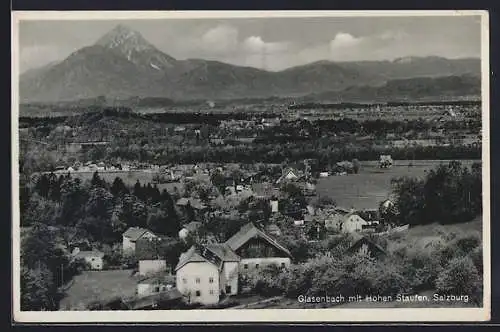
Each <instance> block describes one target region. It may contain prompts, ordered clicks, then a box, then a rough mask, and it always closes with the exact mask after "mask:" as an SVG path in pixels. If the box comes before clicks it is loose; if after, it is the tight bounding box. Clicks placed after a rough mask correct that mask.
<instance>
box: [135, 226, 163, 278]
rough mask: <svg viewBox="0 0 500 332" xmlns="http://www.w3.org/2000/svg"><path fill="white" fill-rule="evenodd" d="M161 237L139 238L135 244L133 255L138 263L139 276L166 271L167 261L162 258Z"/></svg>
mask: <svg viewBox="0 0 500 332" xmlns="http://www.w3.org/2000/svg"><path fill="white" fill-rule="evenodd" d="M162 241H164V240H163V239H162V238H161V237H158V236H157V237H154V238H141V239H139V240H138V241H137V243H136V251H135V255H136V257H137V260H138V262H139V275H141V276H145V275H151V274H155V273H164V272H165V271H167V261H166V260H165V258H164V257H163V255H164V253H163V252H162Z"/></svg>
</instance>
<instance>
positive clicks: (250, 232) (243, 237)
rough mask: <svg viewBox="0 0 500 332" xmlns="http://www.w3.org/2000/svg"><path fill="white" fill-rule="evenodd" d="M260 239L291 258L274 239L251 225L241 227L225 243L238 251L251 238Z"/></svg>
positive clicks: (288, 252) (286, 250) (285, 249)
mask: <svg viewBox="0 0 500 332" xmlns="http://www.w3.org/2000/svg"><path fill="white" fill-rule="evenodd" d="M254 237H260V238H262V239H264V240H266V241H267V242H268V243H269V244H271V245H272V246H274V247H275V248H277V249H279V250H281V251H283V252H284V253H286V254H287V255H288V256H289V257H292V254H291V253H290V251H288V249H287V248H285V247H284V246H282V245H281V244H279V243H278V241H276V240H275V239H274V238H272V237H271V236H269V235H268V234H267V233H265V232H264V231H262V230H261V229H259V228H257V227H256V226H255V225H254V224H253V223H251V222H250V223H248V224H246V225H245V226H243V227H241V229H240V230H239V231H238V232H237V233H236V234H234V235H233V236H232V237H231V238H230V239H229V240H227V241H226V244H227V245H228V246H229V247H230V248H231V249H232V250H234V251H236V250H238V249H239V248H240V247H241V246H242V245H244V244H245V243H247V242H248V240H250V239H251V238H254Z"/></svg>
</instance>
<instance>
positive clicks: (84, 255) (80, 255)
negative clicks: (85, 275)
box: [71, 247, 104, 270]
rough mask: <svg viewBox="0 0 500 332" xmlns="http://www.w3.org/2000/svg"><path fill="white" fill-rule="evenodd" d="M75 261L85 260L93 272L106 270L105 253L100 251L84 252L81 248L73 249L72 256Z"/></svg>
mask: <svg viewBox="0 0 500 332" xmlns="http://www.w3.org/2000/svg"><path fill="white" fill-rule="evenodd" d="M71 256H72V258H73V259H75V260H76V259H83V260H85V262H86V263H87V264H89V266H90V269H91V270H102V269H103V268H104V262H103V257H104V253H103V252H100V251H98V250H91V251H83V250H80V248H78V247H77V248H75V249H73V252H72V254H71Z"/></svg>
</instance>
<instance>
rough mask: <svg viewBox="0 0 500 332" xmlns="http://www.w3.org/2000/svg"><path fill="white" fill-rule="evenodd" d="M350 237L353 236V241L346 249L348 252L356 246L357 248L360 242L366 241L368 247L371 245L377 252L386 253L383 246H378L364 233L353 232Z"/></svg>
mask: <svg viewBox="0 0 500 332" xmlns="http://www.w3.org/2000/svg"><path fill="white" fill-rule="evenodd" d="M352 237H353V242H354V243H353V244H352V245H351V246H350V247H349V249H347V251H348V252H352V251H354V250H355V249H356V248H358V247H359V246H360V245H361V244H362V243H366V244H368V245H369V246H370V247H372V248H373V249H375V250H376V251H377V252H378V253H381V254H385V253H386V252H385V250H384V248H382V247H381V246H379V245H378V244H376V243H375V242H373V241H372V240H370V239H369V238H367V237H366V236H364V235H361V234H356V233H354V234H353V235H352Z"/></svg>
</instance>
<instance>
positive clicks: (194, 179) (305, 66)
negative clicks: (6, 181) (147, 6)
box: [11, 11, 491, 322]
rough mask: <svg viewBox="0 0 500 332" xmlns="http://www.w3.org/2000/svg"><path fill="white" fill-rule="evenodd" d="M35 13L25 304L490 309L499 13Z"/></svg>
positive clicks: (18, 35)
mask: <svg viewBox="0 0 500 332" xmlns="http://www.w3.org/2000/svg"><path fill="white" fill-rule="evenodd" d="M12 17H13V23H12V24H13V25H12V29H13V47H12V68H13V75H12V91H13V95H12V100H13V103H12V105H13V109H12V135H13V136H12V141H13V143H12V150H13V157H12V161H11V163H12V169H13V174H12V186H13V197H14V200H13V201H14V202H13V206H12V208H13V223H12V224H13V228H12V240H13V267H12V268H13V280H12V282H13V293H14V299H13V301H14V310H15V314H14V319H15V320H16V321H20V322H80V321H81V322H149V321H155V322H238V321H246V322H264V321H265V322H294V321H300V322H304V321H305V322H310V321H328V322H332V321H357V322H359V321H418V320H425V321H485V320H488V319H489V317H490V282H491V281H490V254H489V252H490V249H489V248H490V242H489V241H490V235H489V229H490V211H489V209H490V202H489V199H490V194H489V186H490V183H489V174H490V173H489V172H490V170H489V124H488V121H489V75H488V71H489V69H488V68H489V56H488V47H489V44H488V43H489V41H488V16H487V12H483V11H453V12H451V11H426V12H423V11H418V12H417V11H414V12H412V11H395V12H377V11H364V12H361V11H360V12H340V11H339V12H335V11H328V12H321V11H310V12H294V11H291V12H285V11H282V12H280V11H275V12H273V11H269V12H243V11H241V12H238V11H227V12H168V11H165V12H77V11H76V12H13V14H12ZM367 309H369V310H367Z"/></svg>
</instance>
